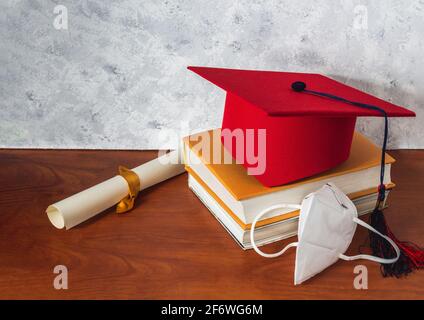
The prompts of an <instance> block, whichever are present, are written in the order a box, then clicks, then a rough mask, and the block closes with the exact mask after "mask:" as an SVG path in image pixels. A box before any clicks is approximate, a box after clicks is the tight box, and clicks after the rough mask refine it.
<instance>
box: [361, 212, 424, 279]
mask: <svg viewBox="0 0 424 320" xmlns="http://www.w3.org/2000/svg"><path fill="white" fill-rule="evenodd" d="M370 220H371V221H370V223H371V226H373V227H374V228H375V229H377V230H378V231H379V232H381V233H382V234H384V235H387V236H388V237H389V238H391V239H392V240H393V241H394V242H395V243H396V244H397V245H398V247H399V249H400V256H399V259H398V260H397V261H396V262H394V263H392V264H381V273H382V274H383V276H384V277H387V276H390V277H393V276H394V277H396V278H399V277H402V276H406V275H407V274H409V273H411V272H412V271H413V270H416V269H420V268H422V267H423V266H424V250H423V249H422V248H420V247H418V246H417V245H416V244H414V243H411V242H406V241H400V240H398V239H397V238H396V237H395V236H394V234H393V233H392V232H391V230H390V229H389V227H388V226H387V223H386V219H385V218H384V214H383V212H382V211H381V210H380V208H378V207H376V209H374V211H373V212H372V213H371V217H370ZM369 236H370V247H371V249H372V252H373V254H374V255H376V256H378V257H382V258H386V259H391V258H394V257H396V252H395V250H394V249H393V247H392V246H391V245H390V243H388V242H387V241H386V240H385V239H383V238H382V237H380V236H378V235H377V234H375V233H373V232H370V234H369Z"/></svg>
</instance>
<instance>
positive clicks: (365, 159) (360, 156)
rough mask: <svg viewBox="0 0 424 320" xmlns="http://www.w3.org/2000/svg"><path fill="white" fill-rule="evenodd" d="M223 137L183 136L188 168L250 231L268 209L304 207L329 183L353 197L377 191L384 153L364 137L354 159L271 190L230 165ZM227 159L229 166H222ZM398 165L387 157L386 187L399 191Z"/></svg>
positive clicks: (271, 219)
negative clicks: (394, 175) (394, 169)
mask: <svg viewBox="0 0 424 320" xmlns="http://www.w3.org/2000/svg"><path fill="white" fill-rule="evenodd" d="M219 137H220V130H219V129H216V130H211V131H207V132H203V133H199V134H195V135H191V136H189V137H186V138H184V146H185V147H184V157H185V161H186V169H187V171H188V172H189V174H190V176H191V177H192V179H195V180H196V182H197V183H198V184H199V185H201V186H202V188H203V189H204V190H206V191H207V192H208V194H209V195H210V196H211V197H212V198H213V199H214V200H215V201H216V202H217V203H219V205H220V207H222V208H223V209H224V210H225V212H226V213H227V214H228V215H229V216H231V218H232V219H233V220H234V221H236V222H237V224H238V225H239V226H240V227H241V228H242V229H244V230H248V229H249V228H250V224H251V222H252V221H253V219H254V217H255V216H256V215H257V214H258V213H259V212H260V211H261V210H263V209H264V208H266V207H269V206H271V205H273V204H276V203H279V202H287V203H300V202H301V201H302V199H303V198H304V197H305V196H306V195H307V194H309V193H310V192H313V191H315V190H317V189H319V187H321V186H322V185H323V184H325V183H327V182H330V181H331V182H333V183H335V184H336V185H337V186H338V187H339V188H340V189H341V190H342V191H343V192H345V193H346V194H348V196H349V197H350V198H351V199H359V198H361V197H364V196H368V195H372V194H375V193H376V192H377V186H378V184H379V174H380V167H379V165H380V155H381V150H380V148H379V147H377V146H376V145H374V144H373V143H372V142H371V141H369V140H368V139H367V138H366V137H364V136H363V135H362V134H360V133H357V132H356V133H355V134H354V138H353V142H352V147H351V152H350V156H349V158H348V160H346V161H345V162H344V163H342V164H341V165H339V166H337V167H335V168H333V169H331V170H328V171H326V172H323V173H321V174H318V175H315V176H313V177H309V178H306V179H302V180H300V181H296V182H294V183H290V184H287V185H283V186H278V187H272V188H269V187H265V186H263V185H262V184H261V183H260V182H259V181H258V180H256V178H255V177H254V176H249V175H248V174H247V171H246V169H245V168H244V167H243V166H242V165H240V164H236V163H235V162H234V161H230V162H231V163H228V159H231V155H229V153H228V152H227V151H226V150H225V149H224V148H223V146H222V144H221V143H220V139H219ZM214 147H215V148H214ZM205 150H206V151H205ZM216 153H218V157H216V155H217V154H216ZM217 160H218V161H217ZM224 160H227V164H223V162H224ZM311 161H313V159H312V160H311ZM394 161H395V160H394V159H393V158H392V157H391V156H390V155H388V154H387V155H386V170H385V177H384V183H385V184H386V186H387V188H388V189H390V188H393V187H394V184H393V183H392V181H391V177H390V169H391V164H392V163H393V162H394ZM214 162H215V163H214ZM216 162H218V163H216ZM297 215H298V212H296V211H292V210H290V209H287V210H285V211H284V210H280V211H276V212H270V214H268V215H266V216H265V217H264V219H263V220H261V221H260V222H259V223H258V226H264V225H267V224H271V223H275V222H278V221H282V220H286V219H290V218H293V217H296V216H297Z"/></svg>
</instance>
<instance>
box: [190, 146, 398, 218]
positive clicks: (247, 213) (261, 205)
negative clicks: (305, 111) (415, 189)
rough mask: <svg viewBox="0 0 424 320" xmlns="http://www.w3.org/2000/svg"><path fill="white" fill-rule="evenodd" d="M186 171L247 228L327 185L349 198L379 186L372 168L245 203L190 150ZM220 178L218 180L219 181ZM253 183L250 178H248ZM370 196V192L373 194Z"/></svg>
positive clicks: (377, 172)
mask: <svg viewBox="0 0 424 320" xmlns="http://www.w3.org/2000/svg"><path fill="white" fill-rule="evenodd" d="M185 153H186V165H187V167H188V168H187V170H188V171H189V172H190V171H192V172H194V174H195V175H197V176H198V177H200V179H201V180H202V181H203V182H204V183H205V184H206V185H207V186H208V187H209V188H210V189H211V190H213V192H214V193H215V194H216V196H217V197H218V198H219V199H221V200H222V201H223V202H224V203H225V205H226V206H228V208H229V209H230V210H231V211H232V212H233V213H234V214H235V215H236V216H237V217H238V218H239V219H240V220H241V221H242V222H243V223H244V224H251V223H252V221H253V219H254V218H255V216H256V215H257V214H258V213H259V212H261V211H262V210H264V209H266V208H268V207H270V206H272V205H275V204H278V203H281V202H285V203H295V204H296V203H298V204H300V203H301V202H302V199H303V198H304V197H305V196H307V195H308V194H309V193H311V192H314V191H316V190H318V189H319V188H320V187H322V186H323V185H324V184H326V183H327V182H332V183H334V184H335V185H336V186H337V187H338V188H340V189H341V190H342V191H343V192H344V193H345V194H347V195H352V194H355V193H361V192H363V191H366V190H374V189H375V190H376V188H377V186H378V185H379V177H380V166H379V165H378V164H377V165H374V166H371V167H368V168H364V169H361V170H357V171H353V172H348V173H345V174H341V175H333V176H328V177H324V178H323V179H318V180H317V179H311V180H310V181H308V182H305V183H300V184H295V185H294V186H293V187H290V188H283V189H278V188H276V191H272V192H268V193H264V194H261V195H258V196H254V197H248V198H245V199H241V200H238V199H236V198H235V197H234V196H233V194H232V193H231V191H230V190H228V188H227V187H226V186H224V185H223V184H222V183H221V181H222V179H221V181H220V179H218V178H217V176H216V174H214V173H212V172H211V170H209V168H208V166H207V165H205V164H204V163H203V161H202V160H201V159H200V158H199V157H198V156H197V155H196V154H195V153H194V152H192V150H191V149H190V148H188V147H187V145H186V148H185ZM390 171H391V164H390V163H387V164H386V167H385V175H384V183H385V184H386V185H388V186H392V185H393V184H392V182H391V176H390ZM221 178H222V177H221ZM252 179H254V178H252ZM373 192H374V191H373ZM292 211H293V209H278V210H274V211H271V212H269V213H268V214H266V215H265V216H264V217H263V218H262V219H261V220H266V219H269V218H273V217H277V216H280V215H282V214H285V213H289V212H292Z"/></svg>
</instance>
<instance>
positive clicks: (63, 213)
mask: <svg viewBox="0 0 424 320" xmlns="http://www.w3.org/2000/svg"><path fill="white" fill-rule="evenodd" d="M132 171H134V172H135V173H136V174H137V175H138V177H139V179H140V190H143V189H146V188H148V187H150V186H153V185H155V184H157V183H159V182H162V181H164V180H166V179H169V178H172V177H174V176H176V175H178V174H181V173H183V172H184V165H183V164H182V160H181V154H180V152H179V151H178V150H177V151H172V152H169V153H167V154H165V155H163V156H161V157H159V158H157V159H154V160H152V161H149V162H147V163H144V164H142V165H140V166H138V167H136V168H134V169H132ZM127 195H128V183H127V181H126V180H125V179H124V178H123V177H122V176H120V175H117V176H115V177H113V178H111V179H109V180H106V181H104V182H102V183H100V184H97V185H95V186H93V187H91V188H88V189H86V190H84V191H81V192H79V193H77V194H75V195H73V196H70V197H69V198H66V199H64V200H62V201H59V202H56V203H54V204H52V205H50V206H49V207H48V208H47V210H46V213H47V216H48V217H49V219H50V222H51V223H52V224H53V225H54V226H55V227H56V228H59V229H62V228H64V227H65V228H66V229H70V228H72V227H74V226H76V225H78V224H80V223H81V222H84V221H86V220H88V219H90V218H91V217H93V216H95V215H96V214H99V213H100V212H102V211H104V210H106V209H109V208H110V207H113V206H114V205H116V204H117V203H118V202H119V201H121V200H122V199H123V198H124V197H125V196H127Z"/></svg>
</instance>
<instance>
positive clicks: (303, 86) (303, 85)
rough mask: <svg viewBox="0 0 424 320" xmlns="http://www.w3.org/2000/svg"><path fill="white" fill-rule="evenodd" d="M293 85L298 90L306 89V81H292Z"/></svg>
mask: <svg viewBox="0 0 424 320" xmlns="http://www.w3.org/2000/svg"><path fill="white" fill-rule="evenodd" d="M291 87H292V89H293V90H294V91H296V92H302V91H303V90H305V89H306V83H305V82H302V81H296V82H293V83H292V85H291Z"/></svg>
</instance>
